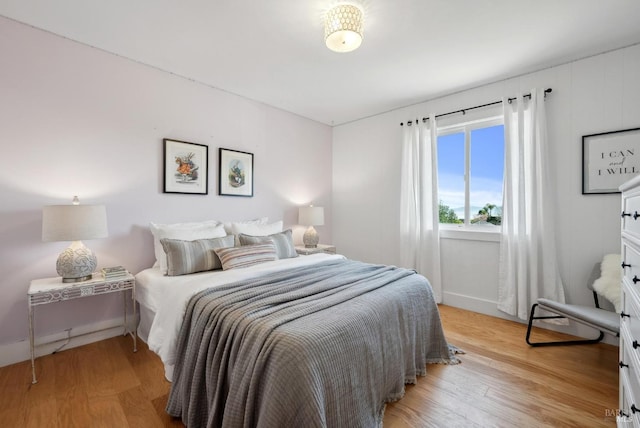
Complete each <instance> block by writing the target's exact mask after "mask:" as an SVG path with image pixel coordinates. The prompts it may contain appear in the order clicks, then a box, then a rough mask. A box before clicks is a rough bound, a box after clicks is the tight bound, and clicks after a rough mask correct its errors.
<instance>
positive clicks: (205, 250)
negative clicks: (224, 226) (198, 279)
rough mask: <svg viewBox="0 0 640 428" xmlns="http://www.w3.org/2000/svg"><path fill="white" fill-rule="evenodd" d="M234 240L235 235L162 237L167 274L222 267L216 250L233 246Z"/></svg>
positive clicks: (174, 274)
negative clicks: (183, 237) (196, 237)
mask: <svg viewBox="0 0 640 428" xmlns="http://www.w3.org/2000/svg"><path fill="white" fill-rule="evenodd" d="M233 241H234V238H233V235H230V236H225V237H223V238H213V239H196V240H195V241H183V240H180V239H168V238H162V239H161V240H160V243H161V244H162V248H163V249H164V252H165V253H166V258H167V275H168V276H176V275H186V274H189V273H196V272H204V271H207V270H214V269H222V263H221V262H220V258H218V255H217V254H216V253H215V251H214V250H215V249H216V248H226V247H233Z"/></svg>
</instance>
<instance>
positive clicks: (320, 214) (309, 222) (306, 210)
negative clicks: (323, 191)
mask: <svg viewBox="0 0 640 428" xmlns="http://www.w3.org/2000/svg"><path fill="white" fill-rule="evenodd" d="M298 223H300V224H303V225H305V226H322V225H323V224H324V208H322V207H314V206H309V207H300V209H299V210H298Z"/></svg>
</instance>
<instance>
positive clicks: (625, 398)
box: [616, 372, 638, 428]
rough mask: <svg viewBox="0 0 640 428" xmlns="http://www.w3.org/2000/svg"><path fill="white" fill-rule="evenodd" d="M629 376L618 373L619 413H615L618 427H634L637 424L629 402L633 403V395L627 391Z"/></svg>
mask: <svg viewBox="0 0 640 428" xmlns="http://www.w3.org/2000/svg"><path fill="white" fill-rule="evenodd" d="M628 385H629V378H628V377H627V376H625V375H624V374H622V372H621V374H620V409H618V410H619V412H620V413H619V414H617V415H616V422H617V426H618V427H625V428H627V427H628V428H635V427H637V426H638V423H637V422H636V421H637V420H638V418H637V417H635V414H634V413H633V412H632V411H631V404H633V397H631V394H630V393H629V386H628Z"/></svg>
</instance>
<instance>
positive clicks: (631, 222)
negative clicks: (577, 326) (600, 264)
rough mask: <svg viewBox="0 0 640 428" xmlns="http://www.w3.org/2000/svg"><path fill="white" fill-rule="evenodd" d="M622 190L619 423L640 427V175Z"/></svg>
mask: <svg viewBox="0 0 640 428" xmlns="http://www.w3.org/2000/svg"><path fill="white" fill-rule="evenodd" d="M620 190H621V191H622V222H621V224H622V249H621V254H622V260H623V262H622V267H623V269H624V275H623V276H622V308H623V309H622V313H621V314H620V317H621V318H620V364H619V365H620V373H619V378H620V392H619V394H620V403H619V407H620V409H619V414H618V416H617V418H616V419H617V424H618V426H619V427H640V284H639V282H640V176H637V177H635V178H634V179H632V180H630V181H628V182H626V183H624V184H623V185H622V186H620Z"/></svg>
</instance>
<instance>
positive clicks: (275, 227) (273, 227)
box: [231, 220, 282, 236]
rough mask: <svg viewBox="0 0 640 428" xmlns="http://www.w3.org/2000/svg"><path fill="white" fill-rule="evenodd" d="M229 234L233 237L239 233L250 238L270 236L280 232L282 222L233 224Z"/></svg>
mask: <svg viewBox="0 0 640 428" xmlns="http://www.w3.org/2000/svg"><path fill="white" fill-rule="evenodd" d="M231 232H232V233H233V234H234V235H239V234H241V233H244V234H245V235H251V236H267V235H272V234H274V233H278V232H282V220H280V221H276V222H275V223H271V224H257V223H252V224H250V223H233V224H232V225H231Z"/></svg>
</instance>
